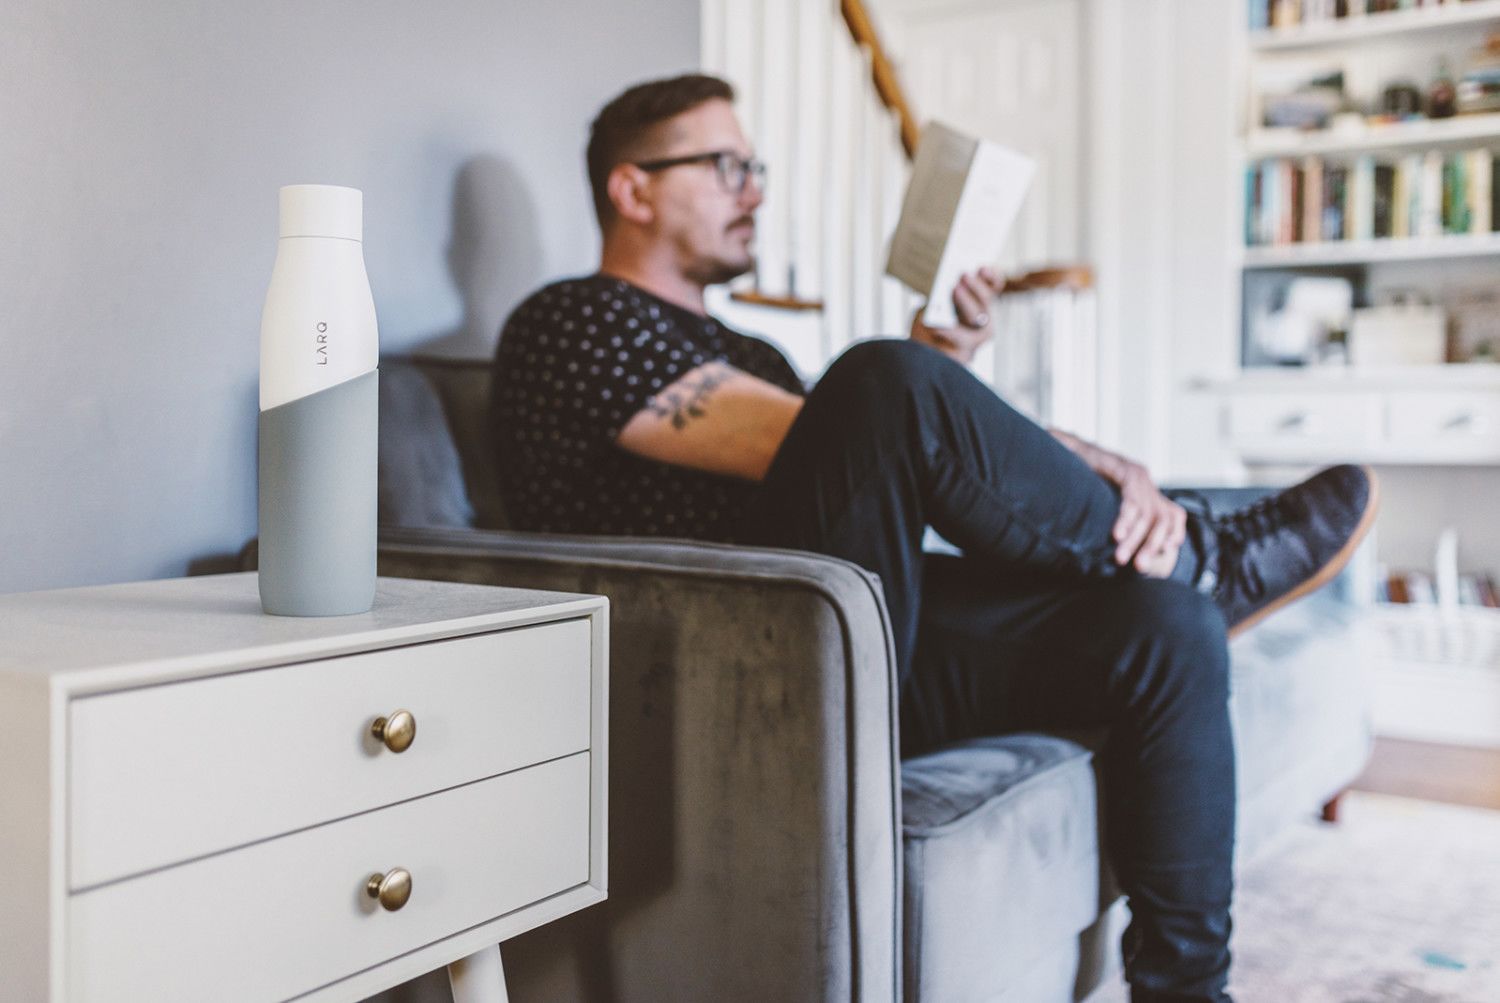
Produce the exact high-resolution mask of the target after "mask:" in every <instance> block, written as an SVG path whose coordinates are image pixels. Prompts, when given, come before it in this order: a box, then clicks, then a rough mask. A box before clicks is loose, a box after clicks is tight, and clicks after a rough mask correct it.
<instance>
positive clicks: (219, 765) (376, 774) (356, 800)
mask: <svg viewBox="0 0 1500 1003" xmlns="http://www.w3.org/2000/svg"><path fill="white" fill-rule="evenodd" d="M590 638H591V633H590V628H589V624H588V621H587V620H583V619H579V620H568V621H562V622H559V623H550V624H545V625H541V626H533V627H523V628H518V629H514V630H507V631H501V632H497V633H490V634H483V635H479V636H472V637H463V638H457V639H452V640H445V641H436V642H431V643H427V644H419V645H413V646H409V647H402V648H392V649H387V650H382V651H374V652H369V653H365V654H359V655H350V656H345V657H340V658H331V659H326V660H322V661H314V662H306V663H302V664H298V665H289V666H283V667H279V668H271V669H261V670H255V671H248V672H241V673H237V674H233V675H228V676H220V677H216V678H212V679H205V680H196V681H190V682H183V683H172V684H167V685H162V686H153V687H147V688H143V689H138V690H127V691H123V692H118V693H109V694H103V695H100V696H91V697H85V698H82V699H77V700H74V701H73V702H72V703H71V704H69V736H70V738H69V763H68V769H69V787H68V807H69V844H68V845H69V887H70V888H72V889H83V888H87V887H90V886H92V885H96V884H99V883H101V882H105V881H112V880H115V879H118V878H121V877H125V876H128V875H132V874H138V873H140V872H142V871H146V870H149V869H152V868H157V867H162V866H165V865H168V864H174V863H178V862H180V861H184V860H190V859H192V858H194V857H199V856H203V855H205V854H210V853H216V852H219V851H222V850H225V849H228V848H231V847H234V846H240V845H244V844H247V843H250V842H254V841H256V840H262V839H266V838H269V837H272V836H278V835H281V834H282V833H287V832H291V831H293V830H296V829H301V828H305V827H307V826H312V825H317V824H319V823H322V822H326V821H329V820H331V819H337V818H342V817H344V816H347V815H352V814H355V813H357V812H363V811H368V810H370V809H373V808H378V807H381V806H383V805H389V804H393V803H395V802H397V801H401V800H404V799H408V798H413V797H417V796H420V795H423V794H428V793H431V792H433V791H438V790H442V789H444V788H448V787H453V786H456V785H458V784H463V783H468V782H469V781H472V780H476V779H479V778H481V777H488V776H494V775H496V774H499V773H502V772H505V771H508V770H514V769H517V768H520V767H523V766H527V765H530V764H532V763H538V762H542V761H545V760H549V759H555V758H557V757H559V756H564V755H568V754H570V753H575V752H578V751H580V750H583V749H587V748H588V747H589V698H590V679H589V665H590ZM398 708H403V709H406V710H408V711H410V712H411V713H412V714H413V715H414V716H415V718H416V723H417V729H416V738H415V741H413V743H412V745H411V747H410V748H408V749H406V750H405V751H404V752H402V753H400V754H396V753H392V752H390V751H389V750H388V749H386V748H384V747H383V746H382V745H381V744H380V743H379V742H378V741H376V740H375V738H374V737H373V736H372V735H371V734H370V726H371V724H372V723H373V722H374V720H375V719H376V718H377V717H380V716H385V715H389V714H391V713H392V712H393V711H395V710H397V709H398ZM372 866H374V865H372ZM248 891H250V889H241V890H238V891H236V890H231V889H229V888H227V887H225V888H222V889H221V892H222V893H223V894H225V895H226V896H233V895H238V894H241V893H243V892H248ZM225 901H228V899H226V900H225ZM159 942H161V943H170V942H171V938H169V937H166V938H160V940H159ZM118 998H128V997H118Z"/></svg>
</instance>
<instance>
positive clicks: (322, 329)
mask: <svg viewBox="0 0 1500 1003" xmlns="http://www.w3.org/2000/svg"><path fill="white" fill-rule="evenodd" d="M318 365H320V366H326V365H328V324H327V323H326V322H324V321H321V320H320V321H318Z"/></svg>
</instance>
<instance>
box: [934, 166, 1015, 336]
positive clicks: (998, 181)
mask: <svg viewBox="0 0 1500 1003" xmlns="http://www.w3.org/2000/svg"><path fill="white" fill-rule="evenodd" d="M1035 173H1036V162H1035V161H1033V160H1032V159H1031V158H1030V157H1026V156H1023V155H1022V154H1019V153H1017V152H1015V151H1014V150H1008V149H1006V148H1005V147H1003V146H1000V145H998V144H995V143H990V142H981V143H980V144H979V149H978V150H977V151H976V152H975V154H974V162H973V164H972V165H970V167H969V178H968V183H967V184H965V185H964V191H963V196H962V197H961V198H960V199H959V202H958V210H957V212H955V213H954V217H953V227H952V229H951V230H950V231H949V233H948V241H947V244H946V246H945V247H944V248H943V257H942V262H941V264H939V266H938V270H937V275H936V276H935V277H934V278H933V280H932V288H931V289H930V290H928V293H927V306H926V307H925V308H923V310H922V322H923V323H924V324H926V325H927V326H928V327H936V328H942V327H953V326H954V325H956V324H957V323H958V313H957V311H956V310H955V309H954V306H953V290H954V289H955V288H956V287H957V286H958V280H959V279H960V278H962V277H963V274H964V273H965V272H972V271H974V270H975V269H977V268H979V267H980V266H981V265H993V264H994V263H995V262H996V261H998V260H999V258H1000V251H1001V250H1002V249H1003V248H1004V247H1005V240H1006V238H1007V237H1009V236H1010V228H1011V224H1012V223H1014V222H1015V220H1016V214H1017V213H1019V212H1020V211H1021V203H1022V201H1024V200H1025V198H1026V191H1027V189H1028V188H1030V187H1031V178H1032V176H1033V175H1034V174H1035Z"/></svg>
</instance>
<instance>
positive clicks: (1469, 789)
mask: <svg viewBox="0 0 1500 1003" xmlns="http://www.w3.org/2000/svg"><path fill="white" fill-rule="evenodd" d="M1353 787H1354V789H1355V790H1357V791H1372V792H1374V793H1378V794H1399V795H1401V796H1404V797H1412V798H1422V799H1423V800H1426V801H1443V802H1446V803H1448V804H1461V805H1473V806H1475V807H1479V808H1494V809H1497V810H1500V749H1477V748H1469V747H1461V746H1454V745H1431V744H1429V743H1427V742H1408V741H1406V740H1405V739H1397V738H1378V739H1376V740H1375V751H1374V753H1373V754H1372V755H1371V757H1370V764H1369V765H1368V766H1366V767H1365V772H1364V773H1363V774H1361V775H1360V777H1359V779H1358V780H1356V781H1354V784H1353Z"/></svg>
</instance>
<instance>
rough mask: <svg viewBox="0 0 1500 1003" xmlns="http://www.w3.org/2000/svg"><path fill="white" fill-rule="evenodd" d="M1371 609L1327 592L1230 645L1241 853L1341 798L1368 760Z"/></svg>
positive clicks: (1250, 851) (1252, 852)
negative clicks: (1367, 625) (1365, 630)
mask: <svg viewBox="0 0 1500 1003" xmlns="http://www.w3.org/2000/svg"><path fill="white" fill-rule="evenodd" d="M1363 615H1364V611H1363V610H1362V609H1361V608H1360V607H1358V606H1355V605H1353V604H1351V603H1347V602H1343V601H1341V600H1340V599H1339V598H1338V596H1337V595H1336V594H1335V593H1334V592H1333V591H1331V590H1324V591H1322V592H1320V593H1319V594H1316V595H1312V596H1309V597H1308V598H1306V599H1304V600H1302V601H1301V602H1297V603H1293V604H1292V605H1291V606H1288V607H1287V608H1286V609H1284V610H1281V611H1279V612H1278V613H1276V614H1275V615H1273V616H1270V617H1268V618H1267V619H1266V620H1265V621H1263V622H1262V623H1260V624H1258V625H1257V626H1256V627H1255V629H1254V630H1250V631H1246V632H1245V633H1244V634H1243V635H1241V636H1240V637H1238V638H1236V639H1235V640H1234V642H1233V643H1232V644H1231V645H1230V649H1229V650H1230V663H1229V664H1230V710H1231V713H1232V718H1233V721H1234V733H1235V748H1236V767H1237V772H1238V778H1237V784H1238V788H1239V803H1240V809H1239V820H1238V822H1239V824H1238V838H1237V845H1236V850H1237V852H1238V853H1239V855H1240V857H1241V858H1242V859H1243V858H1248V857H1250V856H1253V855H1255V854H1256V853H1258V852H1260V851H1261V850H1263V849H1264V848H1265V847H1266V846H1267V845H1269V842H1270V840H1271V837H1273V836H1275V835H1276V834H1278V833H1282V832H1285V831H1287V823H1288V822H1290V821H1292V820H1294V819H1297V818H1301V817H1305V816H1306V815H1307V814H1308V812H1309V808H1310V807H1313V806H1316V805H1319V804H1322V803H1323V802H1325V801H1327V800H1328V799H1330V798H1332V797H1333V796H1334V795H1336V794H1338V793H1339V791H1340V790H1341V788H1342V785H1344V784H1347V783H1348V782H1349V781H1350V780H1351V779H1352V778H1353V777H1355V776H1356V775H1358V773H1359V771H1360V769H1361V768H1362V767H1363V765H1364V763H1365V761H1366V760H1367V759H1368V757H1369V751H1370V746H1371V743H1372V741H1373V739H1372V737H1371V727H1370V721H1369V704H1368V699H1367V696H1366V694H1367V693H1368V692H1369V688H1370V681H1369V678H1368V672H1369V669H1368V666H1367V665H1366V663H1365V659H1364V658H1363V657H1362V653H1361V649H1360V631H1359V626H1358V622H1359V620H1360V618H1361V617H1362V616H1363Z"/></svg>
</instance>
